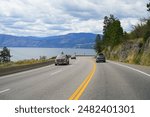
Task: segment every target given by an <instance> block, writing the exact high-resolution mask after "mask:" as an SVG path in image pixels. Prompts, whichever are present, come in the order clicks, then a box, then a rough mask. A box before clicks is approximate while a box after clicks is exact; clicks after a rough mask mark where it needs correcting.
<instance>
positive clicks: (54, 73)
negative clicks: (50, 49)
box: [51, 70, 62, 76]
mask: <svg viewBox="0 0 150 117" xmlns="http://www.w3.org/2000/svg"><path fill="white" fill-rule="evenodd" d="M60 72H62V70H59V71H56V72H53V73H51V76H53V75H55V74H58V73H60Z"/></svg>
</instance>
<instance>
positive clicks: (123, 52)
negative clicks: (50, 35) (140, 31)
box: [104, 38, 150, 66]
mask: <svg viewBox="0 0 150 117" xmlns="http://www.w3.org/2000/svg"><path fill="white" fill-rule="evenodd" d="M104 53H105V54H106V57H107V59H110V60H115V61H120V62H125V63H130V64H139V65H146V66H150V38H149V39H148V40H147V41H146V42H145V43H143V39H142V38H139V39H133V40H127V41H126V42H124V43H121V44H120V45H118V46H115V47H114V48H113V49H110V47H108V48H107V49H105V51H104Z"/></svg>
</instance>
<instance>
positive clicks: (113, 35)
mask: <svg viewBox="0 0 150 117" xmlns="http://www.w3.org/2000/svg"><path fill="white" fill-rule="evenodd" d="M103 35H104V37H103V42H104V44H105V45H106V46H111V47H114V46H115V45H117V44H119V43H120V42H121V39H122V37H123V28H122V27H121V23H120V21H119V20H118V19H116V18H115V17H114V16H113V15H110V17H107V16H105V17H104V27H103Z"/></svg>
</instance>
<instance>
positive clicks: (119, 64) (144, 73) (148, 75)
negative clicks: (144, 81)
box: [109, 61, 150, 77]
mask: <svg viewBox="0 0 150 117" xmlns="http://www.w3.org/2000/svg"><path fill="white" fill-rule="evenodd" d="M109 62H110V63H113V64H116V65H119V66H121V67H125V68H128V69H131V70H134V71H136V72H139V73H141V74H144V75H146V76H149V77H150V74H148V73H145V72H143V71H140V70H137V69H135V68H132V67H129V66H126V65H122V64H119V63H115V62H112V61H109Z"/></svg>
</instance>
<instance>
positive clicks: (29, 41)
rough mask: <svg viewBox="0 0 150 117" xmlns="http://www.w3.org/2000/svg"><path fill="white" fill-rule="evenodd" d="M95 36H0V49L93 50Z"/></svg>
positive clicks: (85, 34)
mask: <svg viewBox="0 0 150 117" xmlns="http://www.w3.org/2000/svg"><path fill="white" fill-rule="evenodd" d="M95 38H96V34H93V33H69V34H66V35H57V36H47V37H34V36H14V35H6V34H0V47H4V46H6V47H48V48H93V46H94V43H95Z"/></svg>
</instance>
